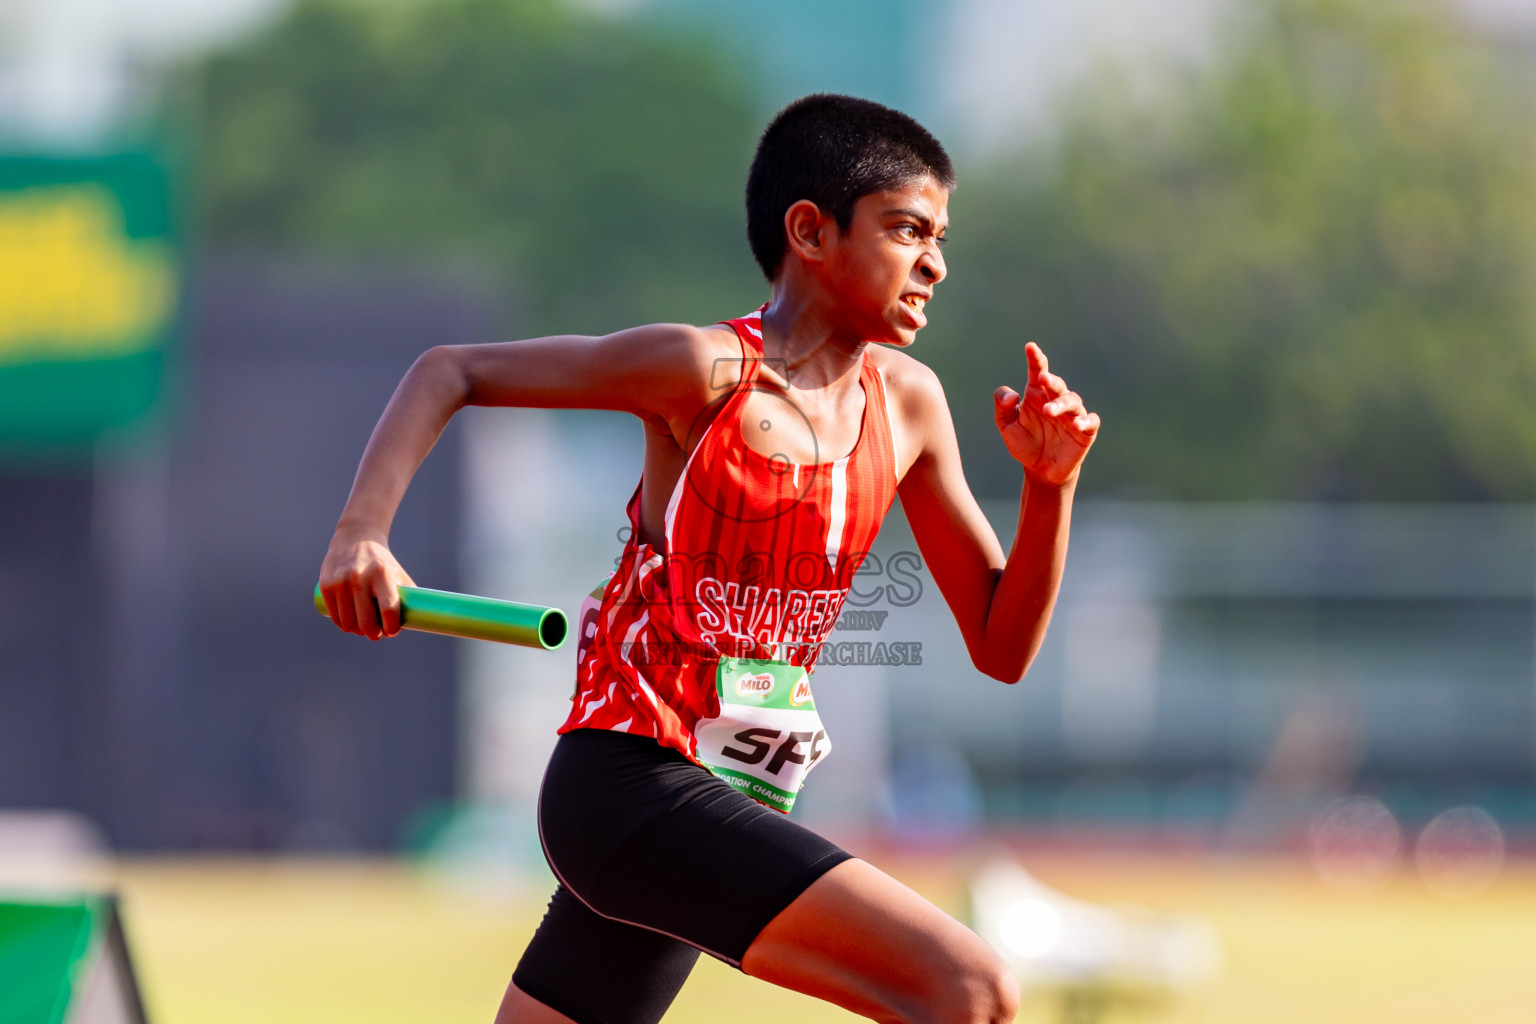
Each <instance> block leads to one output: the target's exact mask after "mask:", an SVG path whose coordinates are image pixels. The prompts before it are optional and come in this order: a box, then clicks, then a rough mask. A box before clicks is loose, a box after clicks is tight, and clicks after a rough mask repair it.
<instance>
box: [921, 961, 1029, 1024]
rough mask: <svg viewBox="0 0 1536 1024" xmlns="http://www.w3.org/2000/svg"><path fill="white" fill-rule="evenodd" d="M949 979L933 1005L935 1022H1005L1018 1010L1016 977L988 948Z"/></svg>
mask: <svg viewBox="0 0 1536 1024" xmlns="http://www.w3.org/2000/svg"><path fill="white" fill-rule="evenodd" d="M988 954H990V955H988V956H985V957H978V958H976V959H975V960H974V961H973V962H971V963H968V964H966V965H965V966H964V968H963V969H962V970H960V971H957V972H955V973H954V974H953V975H952V976H951V978H950V984H949V985H947V986H946V987H945V989H944V991H943V993H942V994H941V996H940V999H939V1005H937V1006H935V1007H934V1008H933V1010H934V1012H933V1014H932V1020H933V1021H934V1024H1008V1022H1010V1021H1012V1020H1013V1018H1014V1016H1015V1015H1016V1014H1017V1013H1018V1012H1019V979H1018V978H1017V977H1016V976H1015V975H1014V973H1013V971H1011V970H1009V969H1008V965H1007V964H1005V963H1003V961H1002V959H1001V958H1000V957H998V956H997V955H996V954H994V953H991V951H990V950H988Z"/></svg>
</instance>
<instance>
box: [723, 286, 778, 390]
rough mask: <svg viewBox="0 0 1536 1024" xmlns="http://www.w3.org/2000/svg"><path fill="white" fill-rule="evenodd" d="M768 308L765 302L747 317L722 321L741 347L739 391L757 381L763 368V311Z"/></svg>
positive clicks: (737, 386)
mask: <svg viewBox="0 0 1536 1024" xmlns="http://www.w3.org/2000/svg"><path fill="white" fill-rule="evenodd" d="M767 308H768V304H767V303H766V302H765V303H763V304H762V305H761V306H759V307H758V308H757V309H755V310H753V311H752V312H751V313H748V314H747V315H746V316H741V317H736V318H735V319H734V320H721V321H720V323H721V324H723V325H724V326H726V327H729V328H730V329H731V330H732V331H734V332H735V333H736V344H737V345H739V346H740V347H741V378H740V380H739V382H738V383H737V385H736V390H738V391H739V390H741V389H743V388H745V387H749V386H750V385H751V384H752V383H753V382H754V381H755V380H757V374H758V369H759V368H760V367H761V366H762V361H763V310H765V309H767Z"/></svg>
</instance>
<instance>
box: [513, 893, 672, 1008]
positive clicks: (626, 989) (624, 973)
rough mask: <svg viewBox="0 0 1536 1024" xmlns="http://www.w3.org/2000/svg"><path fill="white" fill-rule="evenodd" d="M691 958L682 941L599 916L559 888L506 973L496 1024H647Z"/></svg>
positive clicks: (666, 1001) (663, 1005)
mask: <svg viewBox="0 0 1536 1024" xmlns="http://www.w3.org/2000/svg"><path fill="white" fill-rule="evenodd" d="M698 958H699V951H698V950H696V949H694V948H693V947H692V946H690V945H688V944H687V943H684V942H680V941H678V940H677V939H674V938H671V937H669V936H666V935H662V934H660V933H658V932H654V931H650V930H648V929H645V928H641V927H638V926H636V925H631V924H625V923H624V922H622V921H614V920H610V919H609V918H606V917H603V916H602V915H600V914H598V913H596V912H595V911H593V910H592V909H591V908H589V907H588V906H586V905H585V904H584V903H582V902H581V900H579V899H577V898H576V897H575V896H574V895H572V894H571V892H570V891H569V890H568V889H566V888H565V887H564V886H560V887H559V888H557V889H556V890H555V894H554V896H553V897H552V898H551V899H550V901H549V909H548V910H547V911H546V912H545V914H544V920H543V921H541V922H540V923H539V928H538V930H537V931H536V932H534V935H533V939H532V940H531V941H530V942H529V943H528V948H527V949H526V950H525V951H524V952H523V957H522V959H521V960H520V961H519V962H518V965H517V970H516V971H514V972H513V974H512V986H513V987H512V988H510V989H508V992H507V996H506V999H504V1000H503V1002H502V1009H501V1013H499V1014H498V1015H497V1018H496V1020H497V1024H557V1022H560V1021H563V1020H564V1019H569V1020H572V1021H575V1022H576V1024H655V1022H657V1021H659V1020H661V1018H662V1015H663V1014H665V1013H666V1012H667V1007H668V1006H670V1005H672V1000H673V998H674V997H676V995H677V993H678V990H679V989H681V988H682V987H683V982H685V981H687V980H688V974H689V972H690V971H692V970H693V965H694V963H695V962H696V961H697V960H698ZM519 993H521V994H523V995H525V996H527V997H530V998H531V999H532V1000H533V1002H534V1005H529V1002H528V1000H527V999H520V998H518V995H519ZM541 1008H547V1009H549V1010H553V1011H556V1013H555V1014H553V1015H551V1014H545V1013H542V1012H541Z"/></svg>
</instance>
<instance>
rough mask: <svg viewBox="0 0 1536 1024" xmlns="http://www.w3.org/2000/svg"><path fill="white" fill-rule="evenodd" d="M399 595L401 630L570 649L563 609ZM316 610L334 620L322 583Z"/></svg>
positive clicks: (418, 590) (404, 591)
mask: <svg viewBox="0 0 1536 1024" xmlns="http://www.w3.org/2000/svg"><path fill="white" fill-rule="evenodd" d="M399 589H400V625H401V627H403V628H405V629H415V630H420V631H421V632H423V633H444V634H447V635H448V636H462V637H468V638H469V639H471V640H493V641H495V642H496V643H502V644H517V645H518V646H520V647H538V648H541V649H543V650H546V651H552V650H554V649H555V648H556V647H559V646H560V645H561V644H563V643H565V634H566V633H567V632H568V631H569V629H570V626H569V624H568V623H567V622H566V619H565V612H563V611H561V610H560V609H559V608H542V607H540V606H539V605H535V604H517V603H516V602H514V601H497V600H495V599H494V598H489V597H475V596H474V595H472V594H455V593H453V592H452V591H448V590H428V589H426V588H425V587H401V588H399ZM315 609H316V610H317V611H318V612H320V614H321V615H325V616H329V615H330V612H328V611H326V609H325V598H324V597H323V596H321V594H320V584H318V583H317V584H315Z"/></svg>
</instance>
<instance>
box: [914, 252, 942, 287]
mask: <svg viewBox="0 0 1536 1024" xmlns="http://www.w3.org/2000/svg"><path fill="white" fill-rule="evenodd" d="M917 269H918V271H919V272H920V273H921V274H922V275H923V277H924V279H926V280H928V281H931V282H933V283H934V284H938V283H939V282H940V281H942V280H944V275H945V274H946V273H947V272H948V270H947V268H946V267H945V266H944V254H943V253H941V252H940V251H939V250H938V248H937V247H935V248H932V249H929V250H928V251H927V252H926V253H924V254H923V258H922V260H921V261H919V262H918V265H917Z"/></svg>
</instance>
